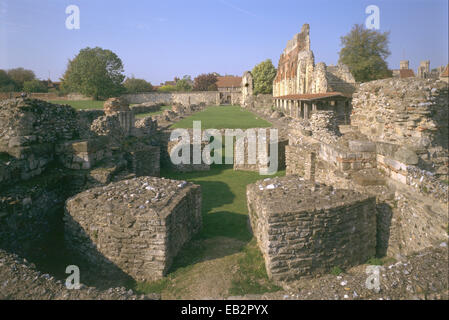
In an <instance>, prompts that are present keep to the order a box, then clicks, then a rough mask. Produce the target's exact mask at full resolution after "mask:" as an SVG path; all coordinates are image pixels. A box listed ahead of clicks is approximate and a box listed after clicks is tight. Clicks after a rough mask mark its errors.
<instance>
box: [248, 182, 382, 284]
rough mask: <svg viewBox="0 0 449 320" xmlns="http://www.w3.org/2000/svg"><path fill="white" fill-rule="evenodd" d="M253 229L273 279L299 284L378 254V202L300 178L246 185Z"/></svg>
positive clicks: (358, 194)
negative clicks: (308, 276) (314, 276)
mask: <svg viewBox="0 0 449 320" xmlns="http://www.w3.org/2000/svg"><path fill="white" fill-rule="evenodd" d="M247 200H248V212H249V217H250V221H251V227H252V230H253V232H254V235H255V237H256V239H257V242H258V245H259V247H260V249H261V251H262V254H263V256H264V259H265V266H266V269H267V273H268V275H269V277H270V278H272V279H273V280H275V281H278V282H279V281H281V282H282V281H289V280H296V279H298V278H300V277H302V276H307V275H313V274H322V273H326V272H329V270H331V269H332V267H334V266H339V267H343V268H345V267H350V266H354V265H357V264H362V263H365V262H366V261H367V260H368V259H369V258H370V257H373V256H374V255H375V253H376V210H375V206H376V200H375V197H371V196H367V195H362V194H360V193H357V192H354V191H350V190H338V189H333V188H332V187H328V186H325V185H318V184H314V183H310V182H307V181H305V180H303V179H300V178H298V177H295V176H289V177H283V178H274V179H265V180H263V181H258V182H256V183H255V184H251V185H248V186H247Z"/></svg>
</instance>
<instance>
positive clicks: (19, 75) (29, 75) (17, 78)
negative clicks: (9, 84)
mask: <svg viewBox="0 0 449 320" xmlns="http://www.w3.org/2000/svg"><path fill="white" fill-rule="evenodd" d="M8 76H9V78H10V79H11V80H12V81H13V82H14V86H15V90H17V91H21V90H23V84H24V82H25V81H31V80H34V79H36V75H35V74H34V72H33V71H32V70H27V69H24V68H15V69H10V70H8Z"/></svg>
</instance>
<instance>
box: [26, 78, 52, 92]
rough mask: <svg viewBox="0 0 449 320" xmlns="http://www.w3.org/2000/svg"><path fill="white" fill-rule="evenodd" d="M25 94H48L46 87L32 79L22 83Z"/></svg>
mask: <svg viewBox="0 0 449 320" xmlns="http://www.w3.org/2000/svg"><path fill="white" fill-rule="evenodd" d="M23 91H25V92H48V88H47V86H46V85H45V84H44V83H43V82H42V81H40V80H37V79H34V80H31V81H25V82H24V83H23Z"/></svg>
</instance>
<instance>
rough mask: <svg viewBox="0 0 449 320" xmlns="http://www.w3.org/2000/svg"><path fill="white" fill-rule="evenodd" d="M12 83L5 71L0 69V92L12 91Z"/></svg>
mask: <svg viewBox="0 0 449 320" xmlns="http://www.w3.org/2000/svg"><path fill="white" fill-rule="evenodd" d="M14 87H15V86H14V82H13V81H12V79H11V78H10V77H9V76H8V73H7V72H6V71H5V70H1V69H0V92H10V91H14Z"/></svg>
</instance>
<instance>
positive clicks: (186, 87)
mask: <svg viewBox="0 0 449 320" xmlns="http://www.w3.org/2000/svg"><path fill="white" fill-rule="evenodd" d="M175 87H176V91H192V86H191V84H190V83H189V81H188V80H187V79H180V80H178V81H177V82H176V85H175Z"/></svg>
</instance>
